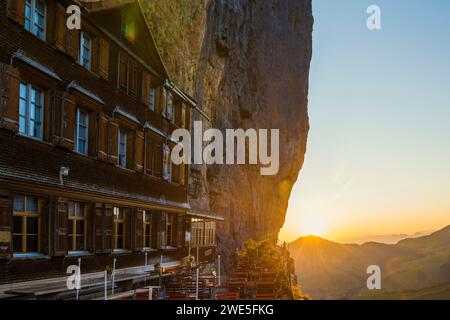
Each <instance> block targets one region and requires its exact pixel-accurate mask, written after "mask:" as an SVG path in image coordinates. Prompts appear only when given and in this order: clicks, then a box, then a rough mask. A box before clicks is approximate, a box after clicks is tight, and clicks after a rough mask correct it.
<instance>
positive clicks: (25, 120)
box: [19, 82, 44, 139]
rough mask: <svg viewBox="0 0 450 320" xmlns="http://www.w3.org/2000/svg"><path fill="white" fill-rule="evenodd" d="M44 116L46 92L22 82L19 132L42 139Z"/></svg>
mask: <svg viewBox="0 0 450 320" xmlns="http://www.w3.org/2000/svg"><path fill="white" fill-rule="evenodd" d="M43 117H44V93H43V92H42V91H40V90H38V89H36V88H35V87H33V86H31V85H29V84H26V83H24V82H21V83H20V100H19V132H20V133H21V134H23V135H26V136H29V137H33V138H37V139H42V132H43V128H42V122H43Z"/></svg>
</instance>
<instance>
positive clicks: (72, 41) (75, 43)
mask: <svg viewBox="0 0 450 320" xmlns="http://www.w3.org/2000/svg"><path fill="white" fill-rule="evenodd" d="M66 34H67V37H66V39H67V41H66V48H67V49H66V52H67V53H68V54H69V55H70V56H71V57H72V58H73V59H74V60H75V61H78V55H79V51H80V30H77V29H72V30H66Z"/></svg>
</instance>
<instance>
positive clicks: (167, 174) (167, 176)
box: [162, 144, 172, 181]
mask: <svg viewBox="0 0 450 320" xmlns="http://www.w3.org/2000/svg"><path fill="white" fill-rule="evenodd" d="M162 166H163V167H162V170H163V172H162V176H163V179H164V180H166V181H171V180H172V160H171V159H170V147H169V146H168V145H167V144H163V159H162Z"/></svg>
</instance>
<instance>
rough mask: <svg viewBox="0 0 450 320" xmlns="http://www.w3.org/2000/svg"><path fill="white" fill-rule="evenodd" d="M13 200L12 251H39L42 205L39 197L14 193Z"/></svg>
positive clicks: (19, 252) (18, 252)
mask: <svg viewBox="0 0 450 320" xmlns="http://www.w3.org/2000/svg"><path fill="white" fill-rule="evenodd" d="M13 202H14V203H13V249H14V253H16V254H21V253H39V252H40V251H41V248H40V229H41V207H42V205H41V203H40V201H39V199H38V198H37V197H32V196H25V195H15V196H14V200H13Z"/></svg>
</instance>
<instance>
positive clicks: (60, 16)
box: [55, 3, 67, 52]
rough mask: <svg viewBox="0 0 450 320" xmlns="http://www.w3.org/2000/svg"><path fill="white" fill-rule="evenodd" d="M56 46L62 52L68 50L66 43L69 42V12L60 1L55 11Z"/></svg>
mask: <svg viewBox="0 0 450 320" xmlns="http://www.w3.org/2000/svg"><path fill="white" fill-rule="evenodd" d="M55 15H56V17H55V47H56V48H58V50H61V51H62V52H66V49H67V48H66V43H67V39H66V38H67V35H66V32H67V27H66V21H67V14H66V9H65V8H64V6H63V5H61V4H60V3H57V4H56V13H55Z"/></svg>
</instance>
